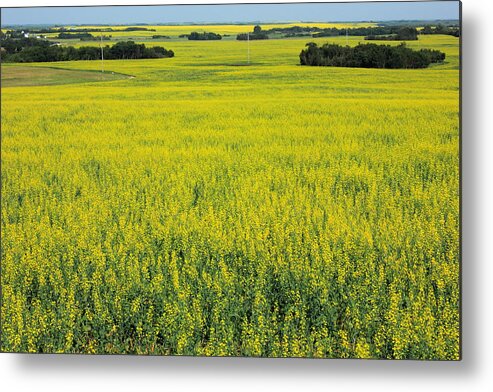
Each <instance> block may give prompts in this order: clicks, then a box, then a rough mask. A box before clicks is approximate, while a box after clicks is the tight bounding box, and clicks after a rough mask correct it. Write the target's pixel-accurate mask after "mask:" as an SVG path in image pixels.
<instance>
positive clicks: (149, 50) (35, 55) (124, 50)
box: [2, 40, 174, 63]
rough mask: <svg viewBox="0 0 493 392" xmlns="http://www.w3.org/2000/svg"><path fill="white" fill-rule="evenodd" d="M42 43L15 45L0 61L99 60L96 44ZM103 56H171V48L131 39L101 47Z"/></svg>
mask: <svg viewBox="0 0 493 392" xmlns="http://www.w3.org/2000/svg"><path fill="white" fill-rule="evenodd" d="M36 41H39V42H45V44H42V45H35V46H26V47H21V48H20V49H19V48H18V47H17V46H16V47H15V48H14V49H13V50H12V51H13V53H12V51H11V53H10V54H9V52H7V53H8V54H7V55H6V56H5V57H4V58H2V61H6V62H13V63H32V62H56V61H73V60H99V59H101V49H100V48H99V47H96V46H81V47H79V48H74V47H72V46H57V45H51V44H50V43H47V42H46V41H42V40H36ZM102 50H103V55H104V58H105V59H107V60H118V59H134V60H136V59H146V58H147V59H148V58H164V57H173V56H174V52H173V51H172V50H166V49H165V48H163V47H160V46H152V47H146V46H145V45H144V44H136V43H135V42H133V41H120V42H117V43H116V44H114V45H113V46H108V45H107V46H105V47H104V48H103V49H102Z"/></svg>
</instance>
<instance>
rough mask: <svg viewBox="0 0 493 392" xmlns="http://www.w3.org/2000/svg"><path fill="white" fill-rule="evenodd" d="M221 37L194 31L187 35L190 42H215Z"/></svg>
mask: <svg viewBox="0 0 493 392" xmlns="http://www.w3.org/2000/svg"><path fill="white" fill-rule="evenodd" d="M222 38H223V37H222V36H221V34H216V33H206V32H203V33H197V32H196V31H194V32H192V33H190V34H189V35H188V39H189V40H190V41H217V40H220V39H222Z"/></svg>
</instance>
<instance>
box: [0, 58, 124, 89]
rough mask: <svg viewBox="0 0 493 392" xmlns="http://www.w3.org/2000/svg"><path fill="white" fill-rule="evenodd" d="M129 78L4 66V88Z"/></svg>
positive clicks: (90, 72)
mask: <svg viewBox="0 0 493 392" xmlns="http://www.w3.org/2000/svg"><path fill="white" fill-rule="evenodd" d="M128 77H129V76H127V75H121V74H118V73H113V72H105V73H101V72H97V71H80V70H67V69H60V68H47V67H32V66H16V65H10V64H9V65H4V64H2V87H15V86H50V85H54V84H70V83H84V82H95V81H110V80H118V79H126V78H128Z"/></svg>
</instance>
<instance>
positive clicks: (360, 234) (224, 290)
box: [1, 26, 460, 359]
mask: <svg viewBox="0 0 493 392" xmlns="http://www.w3.org/2000/svg"><path fill="white" fill-rule="evenodd" d="M228 28H229V27H228ZM204 30H207V31H211V29H210V28H209V26H207V28H204ZM422 38H423V39H422V40H420V41H419V42H418V43H413V44H412V45H413V46H417V45H420V47H430V48H437V49H440V50H443V51H445V52H446V53H447V62H446V63H445V64H443V65H435V66H433V67H430V68H428V69H423V70H381V69H378V70H377V69H349V68H330V67H301V66H299V65H298V63H299V59H298V55H299V52H300V51H301V49H303V47H304V46H305V44H306V42H307V40H306V39H298V38H297V39H289V40H268V41H263V42H260V41H258V42H251V43H250V45H251V46H250V51H251V53H250V55H251V62H252V64H251V65H250V66H245V64H246V49H247V48H246V44H245V43H244V42H236V41H229V42H228V41H220V42H189V41H183V42H180V43H179V42H174V43H169V45H167V48H168V49H172V50H174V51H175V53H176V57H174V58H171V59H156V60H121V61H120V60H114V61H106V62H105V69H106V70H107V71H114V72H118V73H122V74H125V75H133V76H135V78H132V79H121V80H114V81H108V82H89V83H80V84H71V85H54V86H29V87H7V88H5V87H4V88H2V108H1V109H2V112H1V123H2V134H1V137H2V140H1V141H2V144H1V158H2V167H1V174H2V206H1V207H2V208H1V213H2V220H1V229H2V256H1V257H2V259H1V261H2V276H1V283H2V294H3V297H2V343H1V344H2V346H1V348H2V351H9V352H19V351H22V352H24V351H25V352H64V353H120V354H121V353H137V354H164V355H220V356H222V355H231V356H238V355H244V356H268V357H288V356H290V357H330V358H349V357H352V358H408V359H458V358H459V350H460V345H459V301H460V298H459V271H460V264H459V90H458V88H459V71H458V49H459V48H458V40H457V39H456V38H454V37H450V36H429V37H422ZM335 40H339V41H338V42H341V43H345V37H342V38H336V39H335ZM360 40H362V38H360ZM317 42H320V43H321V42H327V39H320V40H319V41H317ZM357 42H358V40H357V37H351V42H350V43H351V44H357ZM161 44H162V43H161ZM2 66H3V65H2ZM26 66H32V67H59V68H66V69H76V70H98V69H100V67H101V64H100V62H99V61H92V62H91V61H77V62H69V63H51V64H49V63H40V64H29V65H26Z"/></svg>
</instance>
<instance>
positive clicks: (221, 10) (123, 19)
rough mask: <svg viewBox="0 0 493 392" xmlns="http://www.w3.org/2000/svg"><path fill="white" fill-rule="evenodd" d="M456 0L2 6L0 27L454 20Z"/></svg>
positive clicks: (456, 7)
mask: <svg viewBox="0 0 493 392" xmlns="http://www.w3.org/2000/svg"><path fill="white" fill-rule="evenodd" d="M458 18H459V2H458V1H425V2H384V3H382V2H380V3H378V2H374V3H368V2H367V3H323V4H321V3H318V4H313V3H312V4H306V3H305V4H231V5H183V6H116V7H41V8H2V18H1V22H2V25H13V24H132V23H149V24H153V23H185V22H194V23H217V22H219V23H220V22H290V21H305V22H309V21H316V22H337V21H369V20H372V21H385V20H425V19H428V20H430V19H458Z"/></svg>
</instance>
